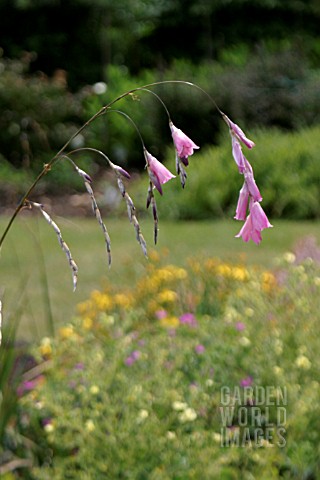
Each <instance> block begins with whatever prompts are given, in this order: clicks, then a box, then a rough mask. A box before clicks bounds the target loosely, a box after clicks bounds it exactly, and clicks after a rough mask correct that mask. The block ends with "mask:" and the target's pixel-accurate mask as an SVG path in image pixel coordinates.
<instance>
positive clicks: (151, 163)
mask: <svg viewBox="0 0 320 480" xmlns="http://www.w3.org/2000/svg"><path fill="white" fill-rule="evenodd" d="M145 158H146V162H147V168H148V173H149V177H150V180H151V182H152V183H153V185H154V186H155V187H156V189H157V190H158V192H159V193H160V194H161V195H162V188H161V185H162V184H164V183H166V182H168V181H169V180H171V178H175V175H173V174H172V173H171V172H170V170H168V169H167V168H166V167H165V166H164V165H163V164H162V163H160V162H159V160H157V159H156V158H155V157H154V156H153V155H151V153H149V152H148V151H147V150H145Z"/></svg>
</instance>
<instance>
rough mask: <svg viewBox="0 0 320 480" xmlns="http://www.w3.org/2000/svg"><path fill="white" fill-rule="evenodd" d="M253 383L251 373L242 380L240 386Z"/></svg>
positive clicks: (248, 385)
mask: <svg viewBox="0 0 320 480" xmlns="http://www.w3.org/2000/svg"><path fill="white" fill-rule="evenodd" d="M252 384H253V378H252V377H251V376H250V375H248V376H247V377H246V378H243V379H242V380H241V381H240V387H251V385H252Z"/></svg>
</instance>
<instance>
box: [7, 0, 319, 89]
mask: <svg viewBox="0 0 320 480" xmlns="http://www.w3.org/2000/svg"><path fill="white" fill-rule="evenodd" d="M319 20H320V7H319V2H318V0H304V1H302V0H233V1H229V0H213V1H212V0H183V1H181V0H117V1H116V2H115V1H114V0H41V1H40V0H2V1H0V29H1V40H0V47H2V49H3V50H4V54H5V56H7V57H10V58H16V57H18V56H19V55H20V54H21V52H22V51H25V50H27V51H34V52H36V54H37V58H36V60H35V61H34V62H33V64H32V69H33V71H36V70H41V71H43V72H45V73H46V74H48V75H51V74H52V73H53V72H54V71H55V70H56V69H65V70H67V72H68V83H69V86H71V88H73V89H76V88H79V87H80V86H82V85H84V84H87V83H93V82H95V81H98V80H101V79H103V78H105V77H104V76H105V75H106V71H107V69H106V68H105V67H106V66H107V65H108V64H110V63H112V64H125V65H126V66H127V67H128V68H129V70H130V72H131V73H137V72H139V70H141V69H142V68H160V69H162V68H165V67H167V66H168V65H169V64H170V62H171V61H173V60H174V59H181V58H188V59H189V60H192V61H193V62H194V63H198V62H201V61H202V60H205V59H213V60H214V59H219V55H220V52H221V51H222V50H223V49H226V48H230V47H232V46H235V45H237V44H240V43H241V44H247V45H249V46H250V47H254V46H255V45H257V44H259V43H260V42H261V41H264V42H266V41H269V40H275V41H279V40H285V39H289V40H290V39H292V38H296V37H302V38H305V39H307V40H308V39H309V40H310V39H316V38H317V34H318V28H319ZM315 41H316V40H315ZM315 45H316V44H315ZM316 50H317V51H316ZM318 50H319V47H316V46H315V47H314V49H313V51H312V54H313V57H312V58H313V61H316V62H318V63H319V57H320V54H319V51H318ZM315 53H316V55H315ZM314 55H315V56H314Z"/></svg>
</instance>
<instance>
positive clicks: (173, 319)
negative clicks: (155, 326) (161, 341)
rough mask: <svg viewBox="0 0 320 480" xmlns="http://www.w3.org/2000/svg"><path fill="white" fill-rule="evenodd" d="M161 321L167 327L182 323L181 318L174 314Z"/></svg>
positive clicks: (175, 326)
mask: <svg viewBox="0 0 320 480" xmlns="http://www.w3.org/2000/svg"><path fill="white" fill-rule="evenodd" d="M159 323H160V325H161V326H162V327H165V328H177V327H178V326H179V324H180V322H179V318H177V317H174V316H171V317H164V318H161V320H160V321H159Z"/></svg>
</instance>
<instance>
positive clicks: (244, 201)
mask: <svg viewBox="0 0 320 480" xmlns="http://www.w3.org/2000/svg"><path fill="white" fill-rule="evenodd" d="M248 200H249V189H248V187H247V184H246V182H244V184H243V186H242V188H241V190H240V193H239V199H238V204H237V210H236V214H235V216H234V218H235V219H236V220H245V219H246V217H247V208H248Z"/></svg>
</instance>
